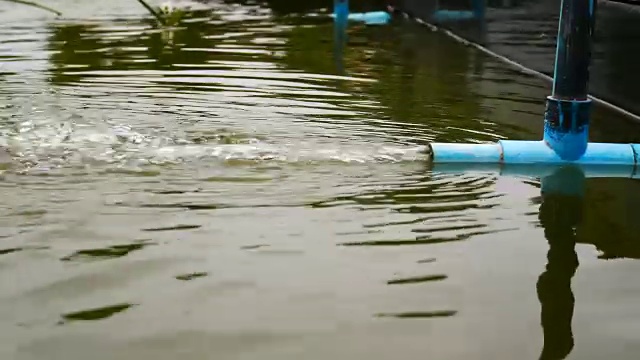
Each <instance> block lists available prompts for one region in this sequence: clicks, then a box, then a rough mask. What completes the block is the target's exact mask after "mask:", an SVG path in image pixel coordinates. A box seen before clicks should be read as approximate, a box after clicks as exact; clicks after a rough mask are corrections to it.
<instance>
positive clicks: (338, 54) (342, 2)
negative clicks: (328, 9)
mask: <svg viewBox="0 0 640 360" xmlns="http://www.w3.org/2000/svg"><path fill="white" fill-rule="evenodd" d="M333 14H334V16H335V17H334V25H333V56H334V61H335V64H336V70H337V72H338V74H340V75H342V74H343V73H344V64H343V58H344V47H345V44H346V42H347V25H348V22H349V1H348V0H334V2H333Z"/></svg>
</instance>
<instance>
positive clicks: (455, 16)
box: [431, 9, 476, 22]
mask: <svg viewBox="0 0 640 360" xmlns="http://www.w3.org/2000/svg"><path fill="white" fill-rule="evenodd" d="M475 18H476V13H475V12H474V11H467V10H445V9H443V10H437V11H436V12H434V13H433V15H431V20H433V21H437V22H444V21H456V20H471V19H475Z"/></svg>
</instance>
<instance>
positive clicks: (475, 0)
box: [471, 0, 486, 20]
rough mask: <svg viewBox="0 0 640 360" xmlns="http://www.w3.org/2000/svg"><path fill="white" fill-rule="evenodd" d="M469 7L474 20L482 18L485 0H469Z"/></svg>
mask: <svg viewBox="0 0 640 360" xmlns="http://www.w3.org/2000/svg"><path fill="white" fill-rule="evenodd" d="M471 7H472V11H473V17H474V18H475V19H476V20H482V19H484V12H485V7H486V0H471Z"/></svg>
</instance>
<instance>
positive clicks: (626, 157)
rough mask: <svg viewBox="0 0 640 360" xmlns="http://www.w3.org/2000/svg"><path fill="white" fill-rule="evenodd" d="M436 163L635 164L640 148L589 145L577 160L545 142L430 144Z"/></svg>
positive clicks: (635, 146) (620, 145)
mask: <svg viewBox="0 0 640 360" xmlns="http://www.w3.org/2000/svg"><path fill="white" fill-rule="evenodd" d="M430 152H431V157H432V160H433V162H434V163H496V164H498V163H503V164H568V163H577V164H599V165H635V164H636V162H637V157H638V155H639V154H640V145H636V144H608V143H589V145H588V146H587V149H586V150H585V153H584V155H582V156H581V157H580V158H579V159H577V160H575V161H570V160H566V159H563V158H562V157H561V156H559V155H558V153H557V152H555V151H554V150H553V149H551V148H550V147H549V146H548V145H547V143H546V142H544V141H519V140H501V141H499V142H497V143H493V144H455V143H454V144H447V143H432V144H430Z"/></svg>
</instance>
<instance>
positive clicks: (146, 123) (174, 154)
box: [0, 0, 640, 359]
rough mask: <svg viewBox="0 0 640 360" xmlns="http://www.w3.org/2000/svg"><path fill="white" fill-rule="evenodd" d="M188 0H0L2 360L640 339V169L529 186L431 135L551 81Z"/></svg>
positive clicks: (474, 138) (504, 115)
mask: <svg viewBox="0 0 640 360" xmlns="http://www.w3.org/2000/svg"><path fill="white" fill-rule="evenodd" d="M193 5H194V7H195V10H194V11H193V12H192V13H190V15H189V16H188V18H187V19H185V20H184V21H183V22H182V23H181V24H180V25H179V26H178V27H177V28H176V29H174V30H173V31H160V30H158V29H155V28H154V26H153V22H152V21H151V19H150V18H149V16H148V15H147V14H145V13H144V10H143V9H141V8H138V7H136V6H132V2H131V1H125V0H118V1H113V2H109V3H107V2H102V3H94V2H89V1H71V0H59V1H53V2H52V6H57V7H59V8H63V9H65V10H67V9H68V11H65V16H64V17H62V18H59V19H54V18H52V17H51V16H49V15H48V14H46V13H42V12H39V11H33V10H31V9H25V8H24V7H20V6H13V5H6V4H2V7H0V11H1V12H0V20H1V21H0V24H1V25H0V59H2V63H1V65H0V82H1V83H2V86H0V97H1V98H2V102H1V103H2V105H0V121H1V125H0V145H1V146H2V148H3V149H4V150H3V152H2V153H1V154H0V162H1V163H2V165H1V168H2V174H1V181H0V186H1V187H2V192H3V202H2V205H0V223H1V224H2V226H1V227H0V269H1V270H2V271H1V272H0V284H1V285H2V286H1V287H0V299H1V301H2V303H3V306H2V308H1V309H0V319H1V322H0V326H1V330H2V332H1V333H2V335H0V343H1V344H2V345H3V346H2V347H0V349H1V350H0V354H2V358H3V359H45V358H46V359H85V358H87V357H92V358H95V359H114V358H120V359H175V358H178V357H179V358H182V359H208V358H215V359H258V358H259V359H283V358H286V359H326V358H327V357H334V358H339V359H343V358H344V359H346V358H357V359H360V358H361V359H388V358H391V357H399V358H402V359H423V358H430V359H514V358H519V359H530V358H531V359H533V358H538V357H539V355H540V354H541V353H542V352H543V343H545V344H546V350H544V357H543V358H547V359H555V358H559V356H561V355H563V353H567V352H568V351H569V350H572V351H571V355H570V356H571V357H573V358H576V359H602V358H605V357H612V358H616V359H633V358H635V357H634V356H635V353H636V352H637V350H639V349H640V342H638V340H637V336H636V335H635V329H636V327H637V325H636V324H637V323H638V321H639V320H640V312H639V311H638V310H637V306H635V303H636V302H637V299H638V297H639V296H640V285H637V282H636V281H635V278H636V276H635V275H636V274H637V272H638V271H639V270H640V263H638V262H636V261H635V260H634V258H637V257H640V247H638V243H637V232H638V227H637V221H634V220H635V219H634V216H633V214H634V212H633V209H634V208H635V207H636V206H637V204H638V203H639V201H640V199H639V198H638V196H637V195H634V194H638V193H640V192H638V185H637V182H636V181H634V180H629V179H617V180H616V179H599V180H589V181H588V182H587V183H586V195H585V198H584V201H580V200H576V199H574V198H570V197H569V198H564V197H544V198H543V197H541V195H540V181H539V180H537V179H523V178H516V177H509V176H500V177H499V176H497V174H496V173H495V172H486V171H485V172H473V173H466V174H455V173H442V172H437V171H436V172H434V171H432V169H431V166H430V164H429V162H428V156H427V154H425V152H424V149H425V145H426V144H427V143H428V142H430V141H467V142H485V141H495V140H499V139H503V138H517V139H535V138H539V136H540V133H541V117H542V112H543V106H544V101H543V100H544V97H545V96H546V95H547V94H548V93H549V91H550V90H549V84H547V83H544V82H541V81H539V80H537V79H535V78H531V77H528V76H525V75H522V74H520V73H518V72H515V71H513V70H511V69H509V68H508V67H506V66H505V65H504V64H502V63H500V62H497V61H495V60H494V59H491V58H489V57H487V56H485V55H483V54H481V53H478V52H477V51H475V50H473V49H471V48H466V47H464V46H462V45H460V44H458V43H456V42H454V41H452V40H451V39H449V38H447V37H446V36H444V35H442V34H440V33H432V32H430V31H426V30H425V29H422V28H420V27H418V26H415V25H412V24H394V25H392V26H388V27H362V26H353V27H351V28H350V29H349V36H348V44H347V45H346V46H345V47H344V48H343V49H342V52H341V51H340V47H339V46H336V45H335V44H334V41H333V29H332V25H331V23H330V22H328V21H327V20H326V19H324V18H323V17H322V16H321V15H322V13H321V11H320V10H318V11H315V12H314V11H310V12H307V13H305V14H302V15H288V16H283V15H279V14H277V13H274V12H272V10H271V9H270V8H269V7H268V6H266V5H257V4H247V3H244V4H233V3H232V2H224V3H222V2H220V3H217V2H210V3H208V4H206V5H201V4H200V5H198V4H193ZM603 119H606V120H607V122H612V123H615V124H617V125H616V126H615V127H611V128H610V127H609V126H605V122H604V121H603ZM614 129H615V130H614ZM637 131H638V126H637V125H635V124H633V123H631V122H629V121H627V120H626V119H623V118H620V117H619V115H616V114H615V113H610V112H608V111H606V110H604V109H596V113H595V119H594V129H593V131H592V138H593V139H594V140H597V141H628V139H630V138H631V137H632V136H633V134H634V132H637ZM580 213H581V216H580V217H578V218H573V217H571V216H563V215H562V214H565V215H566V214H580ZM573 227H576V228H577V229H576V231H575V234H574V232H573V230H572V229H573ZM558 239H560V243H561V244H569V246H562V245H561V246H560V248H559V250H558V249H556V248H555V247H554V249H556V250H557V251H556V250H554V251H552V252H549V258H547V255H548V254H547V253H548V251H549V243H551V244H552V246H553V244H557V243H558ZM573 242H577V243H578V244H577V245H576V246H575V253H574V247H573ZM576 253H577V259H578V260H579V266H577V263H576V262H575V255H574V254H576ZM548 262H549V264H547V263H548ZM547 265H548V266H547ZM576 266H577V270H576ZM545 269H546V270H545ZM574 272H575V275H574ZM541 275H542V276H541ZM539 278H540V279H541V280H539ZM570 286H572V287H573V293H572V292H571V290H570V288H569V287H570ZM574 297H575V308H574V305H573V299H574ZM541 303H542V307H543V308H544V311H542V314H541ZM541 322H542V324H541ZM571 324H572V327H571ZM541 325H543V326H541ZM543 327H544V331H543ZM572 336H573V338H574V339H575V346H573V347H571V346H570V345H571V337H572ZM559 354H560V355H559Z"/></svg>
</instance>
